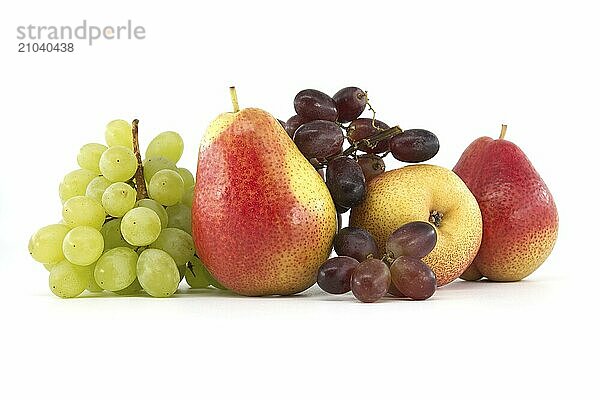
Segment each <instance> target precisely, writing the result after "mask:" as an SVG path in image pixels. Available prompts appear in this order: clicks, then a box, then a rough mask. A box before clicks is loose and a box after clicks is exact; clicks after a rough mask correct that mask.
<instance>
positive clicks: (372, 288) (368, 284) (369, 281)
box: [350, 258, 391, 303]
mask: <svg viewBox="0 0 600 400" xmlns="http://www.w3.org/2000/svg"><path fill="white" fill-rule="evenodd" d="M390 282H391V274H390V269H389V268H388V266H387V265H385V263H384V262H383V261H381V260H377V259H375V258H371V259H369V260H365V261H363V262H361V263H360V264H358V266H357V267H356V268H355V269H354V273H353V274H352V283H351V285H350V287H351V289H352V293H353V294H354V297H356V298H357V299H358V300H360V301H362V302H363V303H373V302H375V301H377V300H379V299H381V298H382V297H383V296H385V294H386V293H387V291H388V288H389V287H390Z"/></svg>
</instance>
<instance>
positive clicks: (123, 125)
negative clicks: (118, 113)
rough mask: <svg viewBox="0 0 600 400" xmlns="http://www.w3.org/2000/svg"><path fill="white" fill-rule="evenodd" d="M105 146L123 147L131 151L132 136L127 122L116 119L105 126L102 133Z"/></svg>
mask: <svg viewBox="0 0 600 400" xmlns="http://www.w3.org/2000/svg"><path fill="white" fill-rule="evenodd" d="M104 138H105V140H106V144H107V145H109V146H124V147H127V148H128V149H131V150H133V134H132V133H131V125H130V124H129V122H127V121H125V120H122V119H116V120H114V121H110V122H109V123H108V124H107V125H106V131H105V132H104Z"/></svg>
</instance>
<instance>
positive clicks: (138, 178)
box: [131, 119, 148, 200]
mask: <svg viewBox="0 0 600 400" xmlns="http://www.w3.org/2000/svg"><path fill="white" fill-rule="evenodd" d="M139 123H140V121H139V120H138V119H134V120H133V121H132V122H131V134H132V136H133V153H134V154H135V158H136V159H137V169H136V170H135V175H134V176H133V177H134V179H135V190H136V192H137V196H136V197H137V200H141V199H147V198H148V189H147V188H146V181H145V179H144V166H143V165H142V155H141V154H140V141H139V137H138V124H139Z"/></svg>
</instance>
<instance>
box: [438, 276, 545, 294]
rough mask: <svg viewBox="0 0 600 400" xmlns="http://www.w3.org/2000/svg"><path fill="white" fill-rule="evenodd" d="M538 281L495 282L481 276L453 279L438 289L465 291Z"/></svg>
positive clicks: (529, 284)
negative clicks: (478, 277) (464, 279)
mask: <svg viewBox="0 0 600 400" xmlns="http://www.w3.org/2000/svg"><path fill="white" fill-rule="evenodd" d="M537 283H539V282H538V281H533V280H527V279H523V280H520V281H516V282H497V281H491V280H489V279H486V278H483V279H480V280H478V281H463V280H460V281H454V282H451V283H450V284H448V285H444V286H442V287H441V288H438V290H443V291H444V292H453V291H467V290H474V289H475V290H480V289H483V288H486V287H487V288H489V287H490V286H508V285H512V286H516V285H519V286H521V285H528V286H531V285H535V284H537Z"/></svg>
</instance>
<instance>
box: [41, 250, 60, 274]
mask: <svg viewBox="0 0 600 400" xmlns="http://www.w3.org/2000/svg"><path fill="white" fill-rule="evenodd" d="M61 251H62V248H61ZM59 262H60V261H59ZM56 264H58V263H52V264H43V265H44V268H46V271H48V272H50V271H51V270H52V268H54V266H55V265H56Z"/></svg>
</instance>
